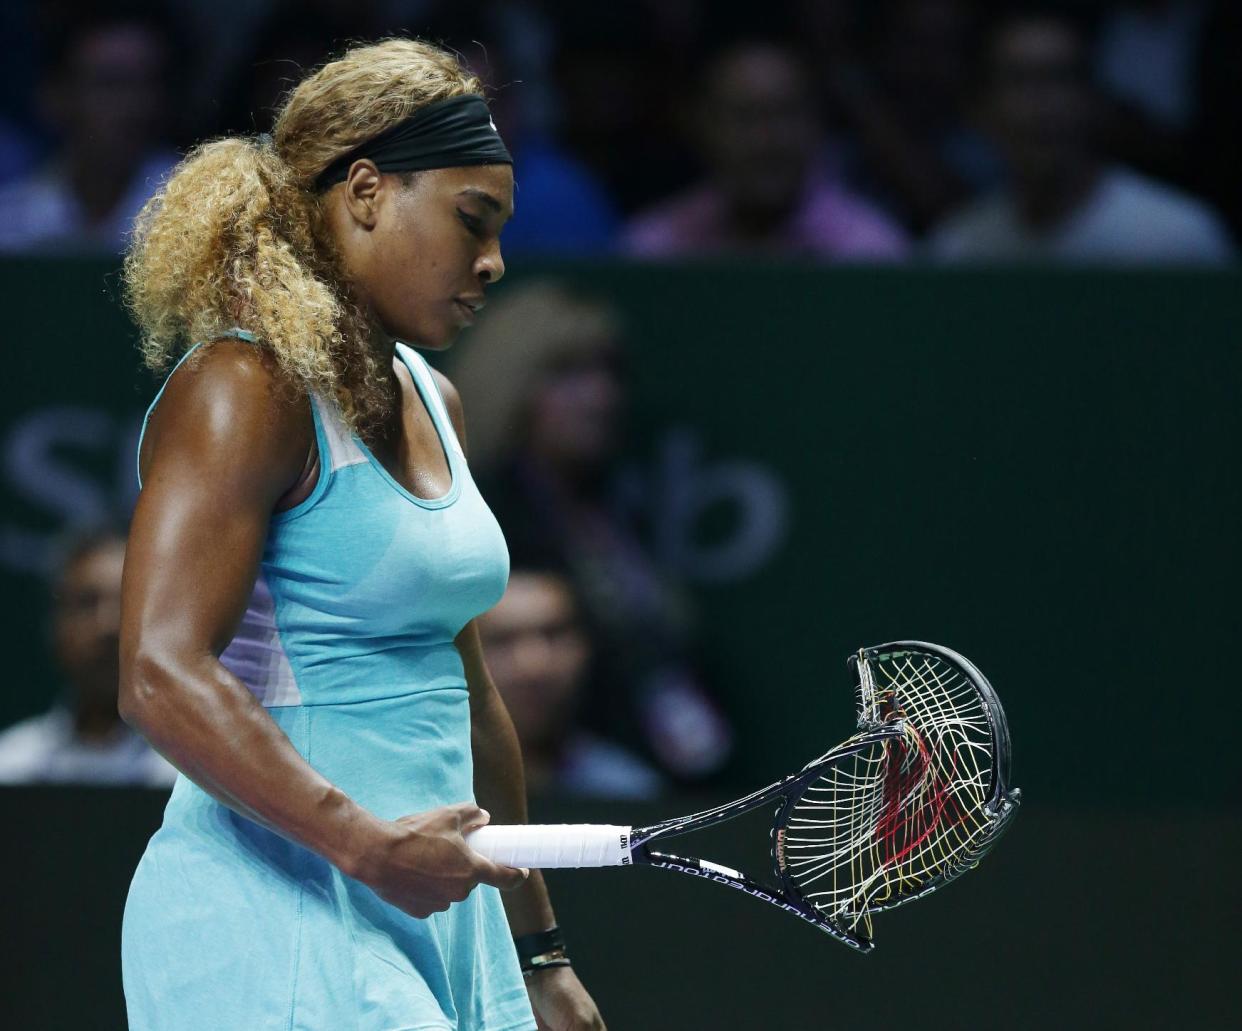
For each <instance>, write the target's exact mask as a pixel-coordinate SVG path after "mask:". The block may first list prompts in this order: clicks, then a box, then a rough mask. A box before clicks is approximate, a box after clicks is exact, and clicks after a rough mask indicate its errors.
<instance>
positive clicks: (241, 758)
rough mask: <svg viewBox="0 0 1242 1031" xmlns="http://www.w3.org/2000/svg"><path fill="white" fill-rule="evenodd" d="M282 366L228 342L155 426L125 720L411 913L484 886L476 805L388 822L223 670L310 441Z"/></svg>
mask: <svg viewBox="0 0 1242 1031" xmlns="http://www.w3.org/2000/svg"><path fill="white" fill-rule="evenodd" d="M289 394H290V392H289V391H288V390H287V388H286V387H284V385H283V384H282V382H281V380H280V378H279V375H278V373H277V370H276V369H275V367H274V363H273V361H272V360H271V359H270V357H268V356H266V355H265V354H264V352H262V351H260V350H258V349H256V348H253V347H251V346H250V345H246V344H241V343H233V342H219V343H216V344H214V345H212V346H211V347H210V348H209V349H208V350H207V352H206V353H205V354H203V356H202V357H201V359H200V360H199V361H198V362H196V363H195V364H194V365H193V366H187V367H185V368H183V369H182V370H180V371H179V372H178V373H177V374H176V375H174V376H173V377H172V380H171V381H170V383H169V385H168V388H167V389H166V391H165V393H164V397H163V399H162V401H161V403H160V405H159V407H158V408H157V409H156V412H155V414H154V416H153V418H152V421H151V425H150V427H149V429H148V440H147V441H146V442H145V444H144V453H143V456H142V465H143V490H142V494H141V495H140V497H139V500H138V505H137V507H136V509H135V512H134V519H133V524H132V527H131V530H130V538H129V546H128V549H127V552H126V560H125V576H124V582H123V587H122V613H121V618H122V626H121V693H120V708H121V714H122V716H123V717H124V719H125V720H126V721H127V722H128V723H130V724H131V725H132V726H134V727H135V728H137V729H138V730H139V731H141V732H142V733H143V734H144V735H145V736H146V737H147V738H148V740H150V741H151V743H152V744H153V745H154V746H155V747H156V748H157V749H158V750H159V751H160V752H162V753H163V754H164V755H165V756H167V757H168V759H169V760H170V761H171V762H172V763H173V764H174V765H175V766H177V767H178V768H179V769H180V770H181V771H182V772H183V773H185V775H186V776H188V777H189V778H191V779H192V780H193V781H194V782H195V783H197V784H198V785H199V786H200V787H202V788H203V789H204V790H205V791H207V792H209V793H210V794H211V795H213V796H214V797H215V798H217V799H218V800H219V801H221V802H222V803H224V804H225V805H227V806H229V807H230V808H231V809H234V810H235V811H237V812H239V813H241V814H243V815H245V816H247V817H249V818H251V819H253V820H255V821H257V822H259V823H262V824H264V825H266V826H268V827H270V828H272V829H273V830H275V831H277V832H279V833H280V834H282V835H284V836H285V837H287V838H290V839H291V840H293V841H295V842H297V843H298V844H300V845H303V846H305V847H306V848H309V849H312V850H313V851H315V852H318V853H319V854H320V855H322V856H324V857H325V858H327V859H328V860H329V861H330V862H332V863H334V864H335V865H336V866H338V867H339V868H340V869H342V870H343V871H344V872H345V873H348V874H351V875H353V876H356V877H358V878H360V879H362V880H364V881H365V882H366V883H368V884H370V885H371V886H372V887H373V888H375V890H376V891H377V892H379V893H380V894H381V895H382V896H383V897H385V898H386V899H388V901H390V902H392V903H393V904H395V905H399V906H401V907H402V908H403V909H406V910H407V911H408V912H411V913H414V914H415V915H419V916H425V915H427V914H428V913H430V912H434V911H438V910H442V909H444V908H447V906H448V904H449V902H451V901H454V900H456V899H458V898H464V897H465V895H466V894H468V893H469V891H470V890H471V888H473V886H474V884H475V883H477V882H478V881H479V880H486V881H487V883H494V884H498V885H503V886H509V885H511V884H512V883H514V882H515V881H516V880H518V879H520V874H517V873H515V872H513V871H508V872H506V871H505V869H504V868H501V867H497V866H495V865H493V864H490V863H488V862H486V861H485V860H482V859H481V857H477V856H474V854H473V853H472V852H471V851H470V850H469V849H467V848H466V847H465V844H464V842H463V841H461V831H462V830H463V829H467V830H468V829H469V828H470V826H471V825H473V826H480V825H481V824H482V823H483V822H486V818H485V817H481V814H480V813H479V811H478V810H477V808H476V807H475V806H473V805H470V804H465V805H461V806H456V807H446V808H444V809H440V810H433V811H432V813H430V814H426V815H425V816H423V817H406V818H404V819H403V820H400V821H396V822H389V821H384V820H380V819H379V818H377V817H375V816H373V815H372V814H371V813H369V812H367V811H366V810H365V809H363V808H362V807H361V806H359V805H357V804H356V803H354V802H353V801H352V800H351V799H350V798H348V797H347V796H346V795H345V794H344V793H343V792H342V791H341V790H340V789H339V788H338V787H336V786H335V785H333V784H331V783H330V782H329V781H327V780H326V779H324V778H323V777H322V776H321V775H320V774H319V773H317V772H316V771H315V770H314V769H313V768H312V767H311V766H310V765H309V764H308V763H307V762H306V761H305V760H304V759H303V758H302V757H301V755H299V753H298V752H297V750H296V749H295V748H294V747H293V745H292V744H291V743H290V741H289V739H288V738H287V737H286V736H285V735H284V733H283V732H282V731H281V730H280V728H279V727H277V726H276V724H275V723H274V722H273V721H272V719H271V718H270V717H269V716H268V714H267V712H266V711H265V710H264V709H263V707H262V706H261V705H260V704H259V703H258V702H257V701H256V700H255V698H254V697H253V695H251V693H250V691H249V690H248V689H247V688H246V686H245V685H244V684H242V683H241V682H240V681H239V680H238V679H237V678H236V677H234V676H233V675H232V674H231V673H230V672H229V671H228V670H227V669H225V667H224V666H223V665H222V664H221V663H220V661H219V655H220V653H221V652H222V651H223V650H224V648H225V647H226V646H227V645H228V642H229V641H230V640H231V638H232V636H233V634H234V633H235V631H236V628H237V624H238V622H239V621H240V619H241V616H242V614H243V612H244V611H245V607H246V603H247V601H248V599H249V597H250V593H251V591H252V589H253V586H254V580H255V575H256V571H257V569H258V565H259V560H260V557H261V554H262V550H263V544H264V541H265V539H266V535H267V527H268V522H269V519H270V517H271V513H272V510H273V507H274V505H275V504H276V502H277V500H278V499H279V498H280V497H281V496H282V494H283V493H284V492H285V491H286V490H287V489H288V488H289V486H290V484H292V483H293V482H294V481H295V480H296V479H297V477H298V474H299V471H300V470H301V469H302V467H303V463H304V461H305V457H306V454H307V450H308V448H309V447H310V445H311V439H312V433H313V428H312V426H313V424H312V421H311V415H310V410H309V402H308V401H307V400H306V399H305V398H304V397H301V398H297V399H292V398H291V397H290V396H289Z"/></svg>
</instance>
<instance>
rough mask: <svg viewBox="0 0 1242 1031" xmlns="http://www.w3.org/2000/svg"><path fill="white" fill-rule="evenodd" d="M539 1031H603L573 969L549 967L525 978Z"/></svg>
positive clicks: (598, 1016)
mask: <svg viewBox="0 0 1242 1031" xmlns="http://www.w3.org/2000/svg"><path fill="white" fill-rule="evenodd" d="M526 991H527V992H528V993H529V994H530V1004H531V1007H532V1008H533V1009H534V1011H535V1022H536V1023H537V1024H538V1025H539V1031H605V1028H604V1018H603V1017H601V1016H600V1015H599V1010H598V1009H596V1008H595V1002H594V1001H593V1000H592V998H591V997H590V996H589V995H588V994H587V990H586V989H585V988H583V987H582V982H581V981H579V980H578V975H577V974H575V973H574V970H573V967H549V968H548V969H547V970H539V971H536V972H535V973H533V974H531V975H530V977H528V978H526Z"/></svg>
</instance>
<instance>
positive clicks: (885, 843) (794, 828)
mask: <svg viewBox="0 0 1242 1031" xmlns="http://www.w3.org/2000/svg"><path fill="white" fill-rule="evenodd" d="M848 665H849V668H850V670H851V672H852V673H853V674H854V677H855V680H856V684H855V690H856V697H857V703H858V724H859V733H858V734H856V735H855V736H854V737H853V738H851V739H850V740H849V741H847V742H846V743H845V744H844V745H842V746H839V747H838V748H836V749H833V751H832V752H829V753H828V754H827V755H825V756H823V757H822V758H821V759H819V760H816V762H814V763H812V764H809V765H808V767H807V768H806V770H805V771H804V775H806V776H803V777H801V778H800V782H801V783H800V784H799V787H798V789H797V790H796V791H793V792H789V793H787V794H786V795H785V799H784V803H783V805H782V806H781V807H780V809H779V810H778V812H777V818H776V825H775V827H774V832H773V864H774V867H775V870H776V874H777V876H778V877H779V878H780V879H781V882H782V885H783V887H784V890H785V893H786V894H787V895H788V896H789V897H790V898H791V899H797V900H798V901H799V902H800V903H802V904H805V905H807V906H809V907H812V908H813V909H814V910H815V911H816V912H817V913H818V914H819V915H820V916H821V917H822V918H823V919H824V920H826V921H828V922H830V923H832V924H833V925H834V926H836V927H838V928H840V929H841V930H842V931H844V932H846V933H849V934H851V935H854V936H856V937H857V938H859V939H860V940H861V941H864V942H868V943H869V942H870V938H871V930H872V928H871V916H872V914H873V913H876V912H880V911H883V910H886V909H892V908H895V907H896V906H899V905H902V904H904V903H906V902H909V901H912V900H913V899H915V898H919V897H921V896H923V895H926V894H928V893H929V892H931V891H934V890H936V889H937V888H939V887H941V886H942V885H944V884H946V883H948V881H950V880H953V879H954V878H955V877H958V876H960V875H961V874H962V873H964V872H965V871H966V870H969V869H973V867H974V866H976V865H978V863H979V860H980V859H981V858H982V857H983V856H984V855H985V854H986V853H987V851H988V850H989V849H990V848H991V847H992V845H993V844H994V843H995V842H996V840H997V838H998V837H999V836H1000V834H1001V833H1002V832H1003V830H1004V829H1005V828H1006V826H1007V825H1008V824H1009V822H1010V820H1011V819H1012V817H1013V815H1014V813H1015V811H1016V808H1017V805H1018V801H1019V793H1018V792H1017V791H1015V790H1013V789H1011V788H1010V786H1009V776H1010V765H1011V750H1010V739H1009V727H1008V723H1007V721H1006V719H1005V713H1004V710H1003V708H1002V707H1001V704H1000V700H999V698H998V697H997V695H996V692H995V690H994V689H993V688H992V685H991V684H990V683H989V682H988V680H987V678H986V677H984V675H983V674H982V673H981V672H980V671H979V669H978V668H977V667H976V666H975V665H974V664H973V663H971V662H970V661H969V660H968V659H966V658H965V657H964V656H962V655H959V654H958V653H957V652H954V651H953V650H951V649H949V648H945V647H943V646H942V645H935V644H930V643H928V642H924V641H894V642H890V643H888V644H883V645H878V646H876V647H873V648H864V649H861V650H860V651H859V652H858V653H857V654H856V655H853V656H851V657H850V659H849V660H848Z"/></svg>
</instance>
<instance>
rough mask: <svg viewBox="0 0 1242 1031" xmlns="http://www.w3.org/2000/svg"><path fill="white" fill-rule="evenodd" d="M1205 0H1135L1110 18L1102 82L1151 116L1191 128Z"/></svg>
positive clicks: (1104, 29) (1101, 50)
mask: <svg viewBox="0 0 1242 1031" xmlns="http://www.w3.org/2000/svg"><path fill="white" fill-rule="evenodd" d="M1207 13H1208V4H1207V3H1206V2H1205V0H1129V2H1123V3H1119V4H1116V5H1115V6H1114V8H1113V9H1112V10H1111V11H1110V12H1109V13H1108V14H1107V15H1106V17H1105V18H1104V20H1103V22H1102V24H1101V26H1100V31H1099V42H1098V45H1097V52H1096V75H1097V79H1098V81H1099V83H1100V85H1101V86H1102V87H1103V88H1104V89H1105V90H1106V91H1107V92H1109V93H1111V94H1112V95H1113V96H1114V97H1115V98H1117V99H1119V100H1122V101H1124V102H1126V103H1127V104H1128V105H1130V106H1131V107H1132V108H1133V109H1134V110H1136V111H1137V112H1140V113H1141V114H1142V115H1143V116H1145V117H1146V118H1147V119H1150V120H1151V121H1152V122H1155V123H1157V124H1158V125H1160V126H1162V127H1164V128H1166V129H1174V130H1179V131H1182V132H1184V131H1186V130H1188V129H1189V128H1190V126H1191V123H1192V122H1193V120H1194V115H1195V108H1196V106H1197V103H1198V97H1197V96H1196V95H1195V93H1196V82H1195V78H1196V73H1195V64H1196V61H1197V59H1198V56H1199V49H1200V46H1201V45H1202V33H1203V29H1204V26H1205V24H1206V21H1207Z"/></svg>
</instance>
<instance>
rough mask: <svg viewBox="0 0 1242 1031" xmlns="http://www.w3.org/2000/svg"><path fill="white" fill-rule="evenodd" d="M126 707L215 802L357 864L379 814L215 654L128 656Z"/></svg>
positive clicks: (336, 860) (347, 867) (135, 723)
mask: <svg viewBox="0 0 1242 1031" xmlns="http://www.w3.org/2000/svg"><path fill="white" fill-rule="evenodd" d="M120 709H121V715H122V717H123V718H124V719H125V721H126V722H127V723H129V724H130V725H131V726H132V727H134V728H135V729H136V730H138V731H139V732H140V733H141V734H143V735H144V736H145V737H146V738H147V740H148V741H150V742H151V744H152V745H153V746H154V747H155V748H156V749H157V750H158V751H159V752H161V753H162V754H163V755H164V756H165V757H166V758H167V759H168V760H169V762H171V763H172V764H173V765H174V766H176V767H177V768H178V769H179V770H181V772H182V773H184V774H185V775H186V776H187V777H189V778H190V779H191V780H192V781H194V782H195V783H196V784H198V785H199V786H200V787H201V788H202V789H203V790H204V791H206V792H208V793H209V794H210V795H212V796H213V797H214V798H216V799H217V800H218V801H220V802H221V803H223V804H224V805H226V806H228V807H229V808H230V809H232V810H234V811H235V812H237V813H240V814H241V815H243V816H246V817H248V818H249V819H251V820H254V821H255V822H257V823H260V824H263V825H264V826H266V827H268V828H270V829H272V830H274V831H276V832H277V833H279V834H281V835H282V836H284V837H286V838H289V839H290V840H292V841H294V842H296V843H297V844H299V845H302V846H304V847H306V848H308V849H311V850H312V851H314V852H317V853H318V854H320V855H322V856H323V857H324V858H326V859H327V860H328V861H329V862H331V863H333V864H334V865H336V866H337V867H339V868H340V869H341V870H343V871H344V872H346V873H353V872H354V870H355V869H356V866H357V864H358V861H359V859H360V857H361V856H362V855H363V853H364V852H365V848H366V845H365V842H366V841H367V840H368V838H369V837H371V836H373V835H374V833H375V831H376V829H377V827H378V825H379V824H380V822H381V821H379V820H378V818H377V817H375V816H373V815H372V814H371V813H368V812H367V811H366V810H365V809H363V808H362V807H361V806H359V805H358V804H357V803H355V802H354V801H353V800H351V799H350V798H349V797H348V796H347V795H345V793H344V792H343V791H341V790H340V789H339V788H337V787H336V786H335V785H334V784H332V783H331V782H330V781H328V780H327V779H326V778H324V777H323V776H322V775H320V774H319V773H318V772H316V771H315V769H314V768H313V767H311V765H310V764H309V763H307V762H306V760H305V759H303V758H302V756H301V755H300V754H299V753H298V751H297V749H295V748H294V747H293V744H292V743H291V742H290V740H289V738H288V737H287V736H286V735H285V734H284V732H283V731H282V730H281V729H280V728H279V727H278V726H277V725H276V723H275V722H274V721H273V720H272V718H271V717H270V716H269V715H268V713H267V711H266V710H265V709H264V708H263V706H262V705H260V704H259V702H258V701H257V700H256V699H255V697H254V696H253V695H252V694H251V693H250V691H249V690H247V688H246V687H245V685H244V684H242V683H241V681H240V680H238V679H237V678H236V677H234V676H233V675H232V674H231V673H230V672H229V671H228V670H227V669H225V667H224V666H223V665H222V664H221V663H220V661H219V660H218V659H216V658H215V657H214V656H212V655H210V654H207V655H204V656H202V657H201V658H198V659H195V660H192V661H181V662H174V661H171V660H168V659H161V658H157V657H153V656H149V655H148V656H143V657H139V658H135V659H133V660H131V661H129V662H128V663H126V664H125V667H124V668H123V671H122V689H121V695H120Z"/></svg>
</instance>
